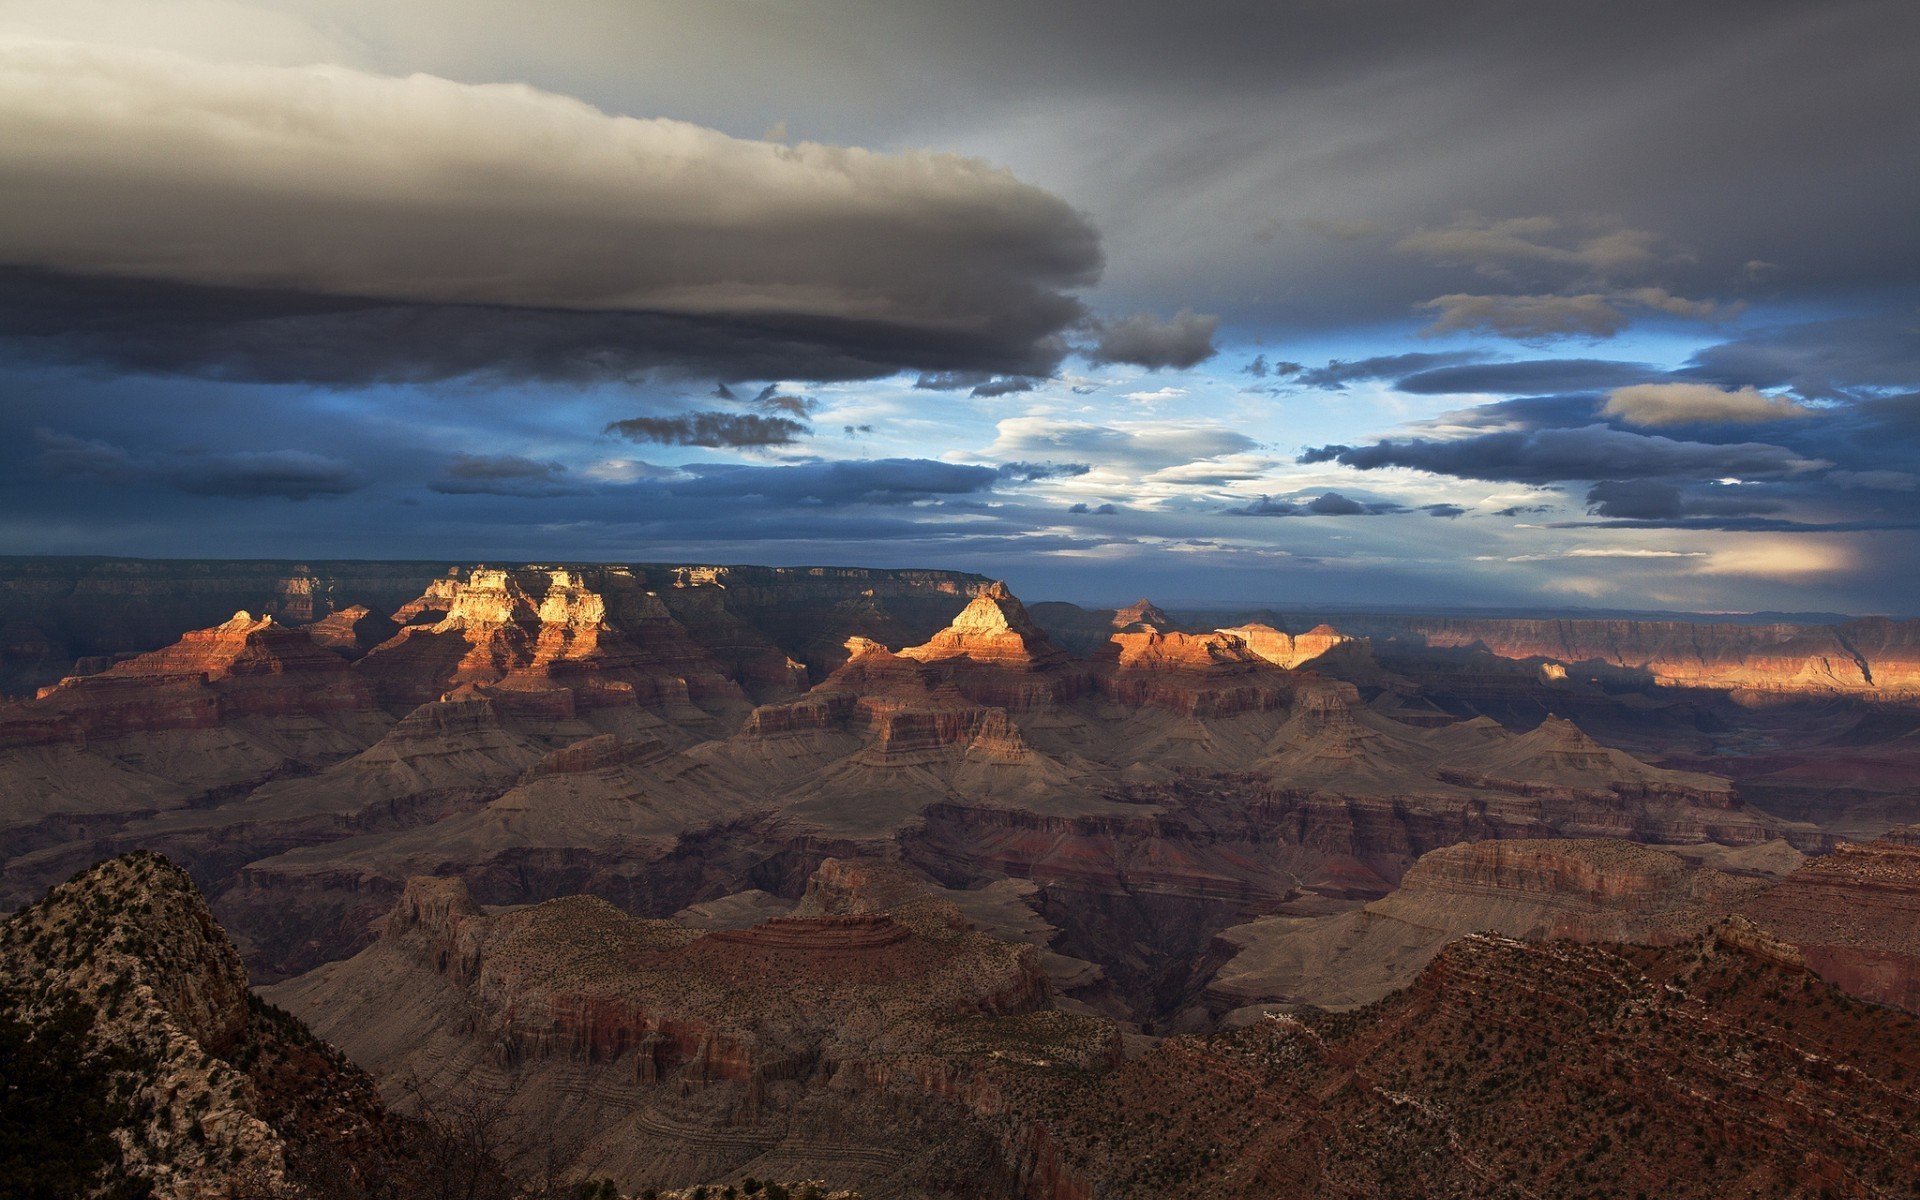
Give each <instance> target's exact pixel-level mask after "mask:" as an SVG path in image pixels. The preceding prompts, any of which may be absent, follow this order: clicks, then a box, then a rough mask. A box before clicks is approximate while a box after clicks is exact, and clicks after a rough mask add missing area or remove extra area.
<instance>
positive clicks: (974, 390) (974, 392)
mask: <svg viewBox="0 0 1920 1200" xmlns="http://www.w3.org/2000/svg"><path fill="white" fill-rule="evenodd" d="M1038 383H1039V380H1037V379H1034V378H1033V377H1031V376H1028V375H995V374H994V373H993V372H991V371H922V372H921V373H920V376H919V378H917V379H915V380H914V381H913V386H914V387H915V388H916V389H918V390H920V391H929V392H960V391H964V392H966V393H967V394H968V395H971V396H980V397H993V396H1011V395H1013V394H1015V393H1016V392H1030V391H1032V390H1033V389H1034V387H1035V386H1036V385H1037V384H1038Z"/></svg>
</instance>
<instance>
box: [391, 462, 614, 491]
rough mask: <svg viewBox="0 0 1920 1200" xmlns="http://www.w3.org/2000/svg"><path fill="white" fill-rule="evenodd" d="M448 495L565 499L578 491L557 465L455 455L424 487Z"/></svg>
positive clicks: (562, 469)
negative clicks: (435, 477) (439, 474)
mask: <svg viewBox="0 0 1920 1200" xmlns="http://www.w3.org/2000/svg"><path fill="white" fill-rule="evenodd" d="M427 486H428V487H429V488H431V489H432V490H434V491H436V492H439V493H441V494H442V495H447V496H528V497H547V496H564V495H568V494H570V493H573V492H577V491H578V490H579V488H578V487H577V486H575V485H574V484H573V483H572V481H570V480H569V479H568V478H567V469H566V468H565V467H564V466H562V465H561V464H559V463H557V462H537V461H535V460H533V459H531V458H524V457H522V456H520V455H517V454H456V455H454V456H453V459H452V461H450V462H449V463H448V464H447V466H446V469H445V470H444V471H443V472H442V473H441V476H440V478H438V479H435V480H433V481H432V482H431V483H429V484H428V485H427Z"/></svg>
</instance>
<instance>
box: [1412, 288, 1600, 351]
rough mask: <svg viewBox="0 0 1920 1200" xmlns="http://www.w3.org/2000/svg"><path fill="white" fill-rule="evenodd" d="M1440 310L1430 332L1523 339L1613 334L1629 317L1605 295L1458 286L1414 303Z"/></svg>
mask: <svg viewBox="0 0 1920 1200" xmlns="http://www.w3.org/2000/svg"><path fill="white" fill-rule="evenodd" d="M1414 307H1415V308H1417V309H1429V310H1431V311H1433V312H1435V313H1436V314H1438V315H1436V316H1435V317H1434V319H1433V324H1431V325H1429V326H1427V328H1426V332H1427V333H1428V334H1433V335H1438V334H1443V333H1491V334H1495V335H1497V336H1499V337H1504V338H1512V339H1514V340H1515V341H1522V342H1544V341H1551V340H1553V339H1555V338H1569V337H1585V338H1610V337H1612V336H1613V335H1614V334H1616V333H1619V332H1620V331H1621V330H1622V329H1624V328H1626V325H1627V319H1626V317H1625V316H1623V315H1622V314H1621V312H1620V310H1619V309H1617V308H1615V307H1614V306H1613V304H1612V303H1611V302H1610V301H1609V300H1608V299H1607V297H1605V296H1600V295H1592V294H1589V295H1583V296H1475V295H1469V294H1467V293H1464V292H1454V293H1451V294H1449V295H1445V296H1435V297H1434V298H1433V299H1431V300H1423V301H1421V302H1420V303H1419V304H1416V305H1414Z"/></svg>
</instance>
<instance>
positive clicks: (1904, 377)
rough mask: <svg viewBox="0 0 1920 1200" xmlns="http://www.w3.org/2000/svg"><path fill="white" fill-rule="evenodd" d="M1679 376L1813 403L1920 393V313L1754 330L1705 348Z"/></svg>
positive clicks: (1913, 312)
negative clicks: (1775, 391)
mask: <svg viewBox="0 0 1920 1200" xmlns="http://www.w3.org/2000/svg"><path fill="white" fill-rule="evenodd" d="M1681 373H1682V374H1685V375H1691V376H1695V377H1698V378H1703V379H1707V380H1710V381H1712V382H1714V383H1719V384H1722V385H1724V386H1727V387H1742V386H1745V387H1761V388H1772V387H1789V388H1792V389H1793V390H1794V391H1795V392H1797V393H1798V394H1800V395H1801V396H1804V397H1806V398H1807V399H1810V400H1842V399H1857V398H1861V397H1864V396H1871V395H1876V394H1880V393H1884V392H1887V391H1914V390H1920V311H1916V310H1914V309H1911V308H1910V309H1908V310H1906V311H1905V312H1902V313H1898V314H1893V315H1888V316H1878V317H1847V318H1841V319H1836V320H1828V321H1810V322H1806V323H1803V324H1798V325H1779V326H1774V327H1771V328H1768V329H1763V330H1756V331H1754V332H1752V333H1748V334H1745V335H1743V336H1741V337H1738V338H1734V339H1731V340H1729V341H1725V342H1721V343H1720V344H1718V345H1715V346H1710V347H1708V348H1707V349H1705V350H1702V351H1700V352H1699V353H1697V354H1695V355H1694V356H1693V358H1692V360H1691V361H1690V362H1689V363H1688V365H1687V368H1686V370H1685V371H1683V372H1681Z"/></svg>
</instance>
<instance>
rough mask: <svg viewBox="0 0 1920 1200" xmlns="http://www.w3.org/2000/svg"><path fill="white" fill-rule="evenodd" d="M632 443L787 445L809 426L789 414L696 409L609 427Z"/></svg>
mask: <svg viewBox="0 0 1920 1200" xmlns="http://www.w3.org/2000/svg"><path fill="white" fill-rule="evenodd" d="M606 431H607V432H608V433H614V434H618V435H620V436H621V437H623V438H626V439H627V440H628V441H630V442H656V443H659V444H660V445H663V446H707V447H715V448H717V447H722V446H735V447H738V446H788V445H792V444H793V443H794V442H796V441H798V440H799V438H800V435H802V434H804V433H807V432H808V428H807V426H805V425H803V424H801V423H800V422H799V421H795V420H791V419H789V418H787V417H763V416H759V415H758V414H755V413H724V412H696V413H686V414H683V415H681V416H677V417H628V418H627V419H626V420H624V421H615V422H613V423H612V424H610V425H608V426H607V430H606Z"/></svg>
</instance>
